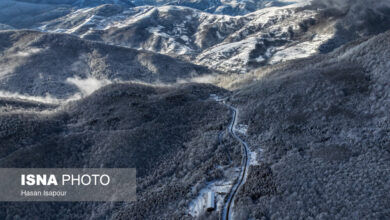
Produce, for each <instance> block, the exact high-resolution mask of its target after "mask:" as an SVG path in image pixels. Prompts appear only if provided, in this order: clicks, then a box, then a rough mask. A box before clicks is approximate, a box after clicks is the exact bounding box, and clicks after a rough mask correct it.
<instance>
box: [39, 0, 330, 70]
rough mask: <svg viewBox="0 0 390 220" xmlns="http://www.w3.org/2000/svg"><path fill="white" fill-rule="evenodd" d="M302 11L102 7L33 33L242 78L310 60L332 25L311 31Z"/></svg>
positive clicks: (310, 18)
mask: <svg viewBox="0 0 390 220" xmlns="http://www.w3.org/2000/svg"><path fill="white" fill-rule="evenodd" d="M302 5H303V4H302V3H300V4H295V5H290V6H284V7H269V8H265V9H261V10H258V11H256V12H253V13H249V14H247V15H245V16H230V15H216V14H211V13H207V12H203V11H199V10H195V9H192V8H188V7H180V6H160V7H155V6H140V7H134V8H126V9H125V8H123V7H120V6H117V5H103V6H99V7H93V8H87V9H79V10H76V11H74V12H72V13H70V14H68V15H66V16H64V17H61V18H58V19H55V20H53V21H50V22H47V23H45V24H44V25H43V26H41V27H39V29H40V30H42V31H46V32H60V33H68V34H74V35H77V36H80V37H81V38H84V39H89V40H95V41H101V42H105V43H108V44H114V45H120V46H125V47H130V48H136V49H144V50H149V51H154V52H157V53H162V54H167V55H170V56H175V57H181V58H183V59H186V60H188V61H191V62H194V63H197V64H201V65H206V66H209V67H210V68H214V69H218V70H221V71H226V72H246V71H248V70H250V69H252V68H255V67H259V66H262V65H265V64H274V63H278V62H280V61H285V60H289V59H294V58H302V57H307V56H310V55H312V54H314V53H316V52H318V48H319V47H320V46H321V45H322V44H324V43H325V42H326V41H327V40H329V39H330V38H332V36H333V34H334V32H335V30H334V28H333V26H332V24H333V23H329V24H327V27H325V28H322V29H320V30H318V29H315V27H316V24H318V23H319V21H318V20H316V16H317V11H315V10H310V9H307V10H298V7H301V6H302ZM314 29H315V30H314Z"/></svg>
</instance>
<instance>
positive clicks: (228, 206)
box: [222, 104, 249, 220]
mask: <svg viewBox="0 0 390 220" xmlns="http://www.w3.org/2000/svg"><path fill="white" fill-rule="evenodd" d="M225 105H226V104H225ZM226 106H228V107H229V108H230V109H231V111H232V121H231V122H230V124H229V128H228V131H229V133H230V135H231V136H232V137H233V138H234V139H236V140H237V141H238V142H239V143H240V144H241V146H242V148H243V150H242V152H243V155H242V162H241V173H240V176H239V178H238V180H237V182H236V183H235V184H234V186H233V187H232V189H231V191H230V193H229V197H228V199H227V201H226V203H225V205H224V207H223V210H222V219H223V220H228V219H231V210H232V209H233V206H234V202H233V201H234V198H235V196H236V194H237V192H238V189H239V188H240V186H242V185H243V184H244V183H245V176H246V173H247V172H248V166H249V158H248V151H249V149H248V144H247V143H246V142H245V141H243V140H242V139H241V138H240V137H239V136H238V135H237V134H236V132H235V130H234V128H235V126H236V122H237V116H238V110H237V109H236V108H234V107H232V106H230V105H226Z"/></svg>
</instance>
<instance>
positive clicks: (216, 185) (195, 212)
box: [188, 169, 238, 217]
mask: <svg viewBox="0 0 390 220" xmlns="http://www.w3.org/2000/svg"><path fill="white" fill-rule="evenodd" d="M230 172H235V173H236V174H233V176H237V175H238V173H237V171H236V170H234V169H230ZM232 185H233V179H232V180H231V181H227V180H220V181H215V182H209V183H208V184H207V185H206V187H204V188H203V189H201V190H200V191H199V195H198V196H197V197H196V198H195V199H193V200H192V201H191V202H190V205H189V207H188V213H189V214H190V215H191V216H192V217H197V216H199V215H200V214H202V213H204V212H205V211H206V210H205V209H206V199H207V192H210V191H213V192H215V201H216V211H220V210H221V209H222V208H223V202H224V199H225V196H226V195H227V194H228V193H229V190H230V188H231V187H232Z"/></svg>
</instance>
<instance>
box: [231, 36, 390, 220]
mask: <svg viewBox="0 0 390 220" xmlns="http://www.w3.org/2000/svg"><path fill="white" fill-rule="evenodd" d="M389 38H390V32H386V33H384V34H381V35H378V36H375V37H372V38H369V39H361V40H358V41H355V42H353V43H351V44H348V45H346V46H344V47H341V48H340V49H338V50H336V51H334V52H333V53H330V54H327V55H320V56H315V57H312V58H309V59H304V60H299V61H294V62H287V63H285V64H281V65H277V66H275V67H273V68H270V69H269V71H265V72H266V73H264V72H263V71H262V72H260V71H259V72H258V73H256V74H259V75H258V77H259V78H258V79H259V80H258V81H257V80H255V79H253V80H254V81H255V82H253V83H251V85H249V86H248V85H246V86H245V85H244V86H243V88H242V89H239V90H237V91H236V92H235V95H234V97H233V102H234V103H236V105H239V106H240V110H241V112H242V114H243V118H242V123H244V124H248V125H249V128H248V133H249V137H250V139H251V142H252V144H250V145H251V146H260V147H254V148H253V149H252V150H254V151H255V152H257V153H258V154H259V153H261V158H259V162H261V165H260V166H254V167H252V169H251V170H250V171H249V180H248V181H247V184H246V185H245V186H244V187H243V188H242V191H241V194H240V196H239V199H238V200H237V201H236V204H237V205H238V204H240V205H238V206H240V207H241V208H238V209H237V210H240V211H239V213H238V214H237V215H241V216H243V218H249V217H252V218H259V219H261V218H285V217H290V218H294V219H299V218H304V219H306V218H330V219H342V218H357V219H373V218H385V219H386V218H389V217H390V213H389V210H390V207H389V204H390V203H389V201H390V197H389V196H388V194H386V192H387V191H388V190H389V185H388V182H389V176H390V173H389V172H390V169H388V168H389V166H390V164H389V160H390V148H389V147H388V142H389V140H388V137H389V135H390V134H389V131H390V130H389V126H388V125H389V120H390V115H389V112H388V111H387V110H386V109H388V108H389V107H390V106H389V105H390V93H389V91H390V81H389V76H390V71H389V62H388V60H389V59H390V44H389V40H388V39H389ZM260 79H261V80H260ZM248 204H253V205H250V206H248ZM313 207H315V208H313ZM374 210H375V211H374Z"/></svg>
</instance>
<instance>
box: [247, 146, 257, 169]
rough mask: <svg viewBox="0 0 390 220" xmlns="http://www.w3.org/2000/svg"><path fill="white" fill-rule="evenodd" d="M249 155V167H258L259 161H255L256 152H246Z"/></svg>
mask: <svg viewBox="0 0 390 220" xmlns="http://www.w3.org/2000/svg"><path fill="white" fill-rule="evenodd" d="M248 154H249V165H251V166H256V165H259V161H258V160H257V152H256V150H255V151H251V150H249V151H248Z"/></svg>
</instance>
